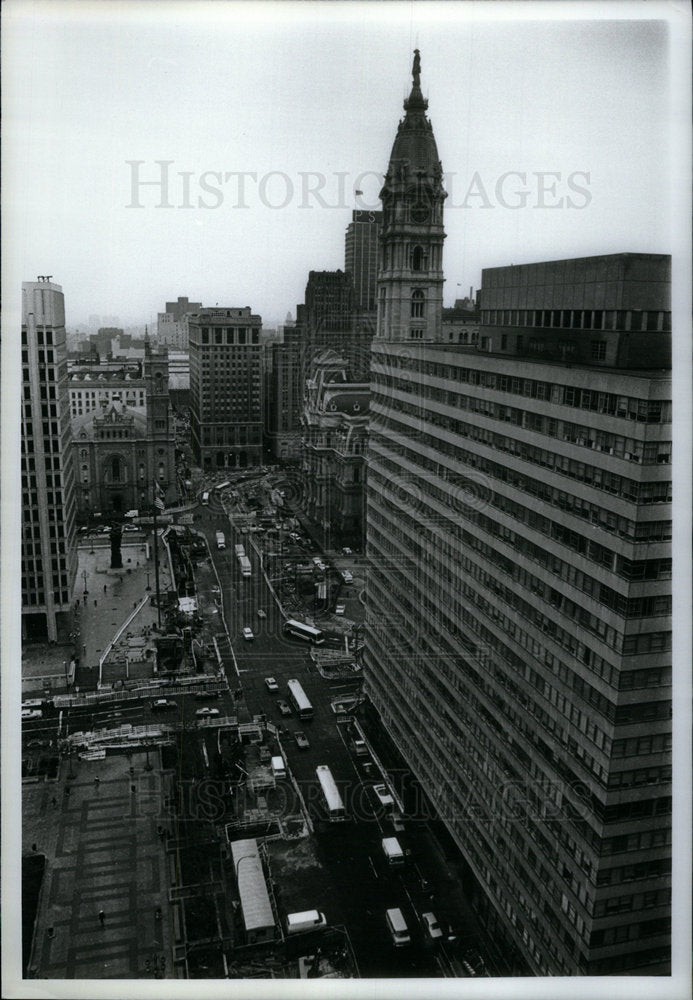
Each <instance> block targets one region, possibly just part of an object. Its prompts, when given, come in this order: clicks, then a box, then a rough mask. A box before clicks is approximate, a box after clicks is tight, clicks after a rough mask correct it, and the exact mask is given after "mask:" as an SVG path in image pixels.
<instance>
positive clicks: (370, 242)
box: [344, 209, 383, 312]
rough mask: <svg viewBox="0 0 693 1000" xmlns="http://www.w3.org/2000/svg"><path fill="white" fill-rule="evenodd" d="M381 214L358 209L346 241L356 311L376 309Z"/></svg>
mask: <svg viewBox="0 0 693 1000" xmlns="http://www.w3.org/2000/svg"><path fill="white" fill-rule="evenodd" d="M382 220H383V213H382V212H371V211H366V210H362V209H355V210H354V212H353V213H352V216H351V222H350V223H349V225H348V226H347V230H346V236H345V241H344V270H345V271H346V272H347V274H349V275H351V280H352V282H353V285H354V308H355V309H356V310H357V311H358V312H373V311H374V310H375V308H376V285H377V280H378V256H379V254H378V250H379V246H378V244H379V240H380V229H381V225H382Z"/></svg>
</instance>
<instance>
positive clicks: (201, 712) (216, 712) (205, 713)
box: [195, 705, 219, 718]
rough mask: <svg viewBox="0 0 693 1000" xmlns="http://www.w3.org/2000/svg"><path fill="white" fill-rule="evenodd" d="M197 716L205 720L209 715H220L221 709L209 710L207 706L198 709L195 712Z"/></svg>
mask: <svg viewBox="0 0 693 1000" xmlns="http://www.w3.org/2000/svg"><path fill="white" fill-rule="evenodd" d="M195 715H197V716H198V717H199V718H204V717H205V716H208V715H219V709H218V708H207V706H206V705H205V707H204V708H198V709H197V711H196V712H195Z"/></svg>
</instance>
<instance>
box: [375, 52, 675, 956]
mask: <svg viewBox="0 0 693 1000" xmlns="http://www.w3.org/2000/svg"><path fill="white" fill-rule="evenodd" d="M417 70H418V63H417V62H415V66H414V71H415V76H414V86H413V88H412V93H411V96H410V98H409V101H408V102H406V104H405V109H406V110H407V115H406V117H405V119H404V121H403V122H402V123H401V124H400V127H399V130H398V133H397V137H396V139H395V144H394V147H393V154H392V159H391V163H390V168H389V170H388V174H387V178H386V181H385V186H384V188H383V194H382V198H383V208H384V226H383V229H384V247H383V252H384V259H383V261H382V265H381V266H382V271H381V277H380V283H379V284H380V287H379V302H380V309H379V314H378V336H377V338H376V339H375V340H374V342H373V369H372V378H371V392H372V395H371V411H370V412H371V423H370V430H369V468H368V499H367V532H368V555H369V560H370V566H371V569H370V574H369V579H368V583H367V597H368V604H369V619H370V621H371V624H370V626H369V629H368V634H367V639H366V650H365V657H364V664H365V675H366V684H367V690H368V693H369V694H370V697H371V700H372V702H373V704H374V705H375V707H376V708H377V710H378V712H379V714H380V716H381V719H382V721H383V723H384V725H385V727H386V729H387V730H388V732H389V733H390V735H391V737H392V739H393V741H394V742H395V743H396V744H397V746H398V747H399V749H400V751H401V753H402V755H403V757H404V758H405V759H406V761H407V763H408V764H409V766H410V767H411V769H412V772H413V773H414V774H415V776H416V777H417V778H418V779H419V781H420V783H421V786H422V788H423V789H424V790H425V792H426V793H427V795H428V796H429V798H430V800H431V802H432V803H433V804H434V806H435V809H436V810H437V812H438V814H439V815H440V816H441V818H442V819H443V820H444V822H445V823H446V825H447V828H448V830H449V831H450V833H451V835H452V837H453V838H454V840H455V842H456V843H457V845H458V847H459V849H460V851H461V854H462V856H463V858H464V859H465V862H466V872H467V878H466V882H467V889H468V893H469V898H470V901H471V902H472V905H473V906H474V907H475V909H476V910H477V912H478V914H479V916H480V918H481V920H482V921H483V923H484V924H485V925H486V927H487V929H488V931H489V933H490V934H491V935H492V936H493V938H494V940H496V941H497V942H503V944H504V945H505V954H506V956H508V958H509V961H510V962H511V964H512V966H513V968H514V970H515V971H516V972H523V971H528V972H533V973H535V974H537V975H547V974H554V975H575V974H592V975H598V974H618V973H641V974H665V973H667V972H668V971H669V969H670V879H669V877H670V842H671V815H670V813H671V788H670V777H671V762H670V746H671V721H670V717H671V690H670V684H671V631H670V618H669V615H670V611H671V580H670V577H671V551H670V538H671V511H670V501H671V470H670V460H671V401H670V372H669V370H668V368H669V360H668V358H669V354H668V352H669V339H670V333H669V332H668V331H669V329H670V312H669V308H670V307H669V267H670V262H669V259H668V258H666V257H659V256H649V255H632V254H623V255H621V254H619V255H613V256H608V257H597V258H586V259H583V260H575V261H570V260H568V261H558V262H545V263H541V264H536V265H527V266H523V267H519V268H498V269H492V270H489V271H486V272H484V277H483V286H482V291H481V308H482V320H483V321H484V322H483V323H482V326H481V329H480V336H479V343H478V347H476V346H472V345H471V344H469V345H464V344H459V343H458V344H452V343H446V342H445V341H443V340H441V337H440V334H439V331H440V329H441V327H440V311H441V305H442V302H441V297H440V296H439V294H438V290H439V288H440V287H441V286H442V262H441V260H440V257H439V256H438V253H439V249H440V247H441V246H442V237H443V234H442V197H443V196H442V195H441V193H440V192H439V191H438V190H437V177H438V170H439V163H438V157H437V151H436V148H435V140H434V139H433V134H432V132H431V130H430V125H428V123H427V122H426V120H425V117H424V114H423V110H424V109H425V105H424V103H423V99H422V97H421V92H420V89H419V87H418V74H417ZM407 160H409V161H410V164H411V167H410V168H409V167H408V165H407V163H406V161H407ZM407 169H411V170H412V171H414V174H415V176H416V178H417V182H418V184H419V187H420V190H419V191H417V190H416V188H415V185H414V183H413V178H412V177H409V176H408V175H407ZM422 202H423V206H422ZM417 248H418V250H417ZM393 261H394V262H396V264H397V266H396V267H395V266H393ZM417 261H418V265H419V266H418V267H416V266H415V265H416V264H417ZM418 293H420V294H418ZM420 313H423V315H419V314H420ZM426 341H428V342H426Z"/></svg>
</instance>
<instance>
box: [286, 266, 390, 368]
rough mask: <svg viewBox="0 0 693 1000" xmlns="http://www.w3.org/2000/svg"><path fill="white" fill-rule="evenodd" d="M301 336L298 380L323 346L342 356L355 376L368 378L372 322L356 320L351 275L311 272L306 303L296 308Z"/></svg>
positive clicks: (337, 272)
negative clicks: (299, 375) (299, 374)
mask: <svg viewBox="0 0 693 1000" xmlns="http://www.w3.org/2000/svg"><path fill="white" fill-rule="evenodd" d="M296 325H297V326H298V327H300V328H301V329H302V330H303V336H302V338H301V352H300V353H301V381H302V382H304V381H305V379H306V377H307V375H308V368H309V366H310V365H311V364H312V362H313V360H314V359H315V357H316V356H317V355H318V354H319V353H321V352H322V351H323V350H324V349H325V348H331V349H332V350H334V351H337V353H338V354H342V355H344V357H345V358H346V359H347V361H348V362H349V367H350V370H351V371H352V373H353V376H354V378H355V379H356V380H357V381H358V380H360V379H367V378H368V371H369V366H370V343H371V338H372V336H373V329H372V324H371V325H368V324H365V323H363V322H359V321H358V313H357V311H356V309H355V305H354V286H353V284H352V280H351V275H349V274H346V273H345V272H344V271H310V273H309V275H308V283H307V285H306V294H305V303H304V305H303V307H302V308H301V307H298V309H297V318H296Z"/></svg>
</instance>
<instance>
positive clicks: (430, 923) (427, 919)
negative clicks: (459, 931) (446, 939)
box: [421, 913, 443, 941]
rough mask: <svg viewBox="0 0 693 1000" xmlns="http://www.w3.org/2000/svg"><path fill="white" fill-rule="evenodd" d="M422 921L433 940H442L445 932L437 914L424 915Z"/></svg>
mask: <svg viewBox="0 0 693 1000" xmlns="http://www.w3.org/2000/svg"><path fill="white" fill-rule="evenodd" d="M421 920H422V922H423V925H424V927H425V929H426V931H427V933H428V936H429V937H430V938H432V940H434V941H435V940H437V939H438V938H442V936H443V930H442V928H441V926H440V924H439V923H438V919H437V917H436V915H435V913H422V914H421Z"/></svg>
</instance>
